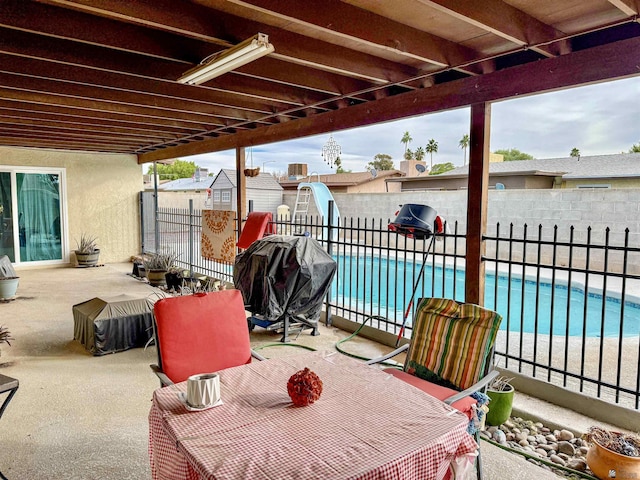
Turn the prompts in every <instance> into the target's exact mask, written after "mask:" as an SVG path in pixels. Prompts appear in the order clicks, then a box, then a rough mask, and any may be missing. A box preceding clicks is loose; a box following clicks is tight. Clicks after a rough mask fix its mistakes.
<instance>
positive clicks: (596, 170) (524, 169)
mask: <svg viewBox="0 0 640 480" xmlns="http://www.w3.org/2000/svg"><path fill="white" fill-rule="evenodd" d="M468 174H469V166H468V165H465V166H463V167H458V168H455V169H453V170H449V171H448V172H445V173H442V174H440V175H429V176H424V177H411V178H410V179H409V178H407V179H403V180H404V181H407V180H426V179H428V180H432V181H437V180H438V179H441V178H452V177H456V178H459V177H467V176H468ZM489 174H490V175H492V176H506V175H544V176H561V177H562V178H563V179H564V180H574V179H597V178H632V177H640V153H618V154H612V155H593V156H589V157H564V158H544V159H534V160H518V161H512V162H491V163H489Z"/></svg>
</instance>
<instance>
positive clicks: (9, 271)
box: [0, 255, 20, 301]
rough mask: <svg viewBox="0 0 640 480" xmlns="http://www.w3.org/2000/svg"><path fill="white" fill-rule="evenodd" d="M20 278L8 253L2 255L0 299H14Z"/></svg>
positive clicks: (0, 261)
mask: <svg viewBox="0 0 640 480" xmlns="http://www.w3.org/2000/svg"><path fill="white" fill-rule="evenodd" d="M19 281H20V278H19V277H18V274H17V273H16V271H15V270H14V268H13V265H11V260H9V257H8V256H6V255H2V256H0V301H8V300H13V299H14V298H15V296H16V291H17V290H18V283H19Z"/></svg>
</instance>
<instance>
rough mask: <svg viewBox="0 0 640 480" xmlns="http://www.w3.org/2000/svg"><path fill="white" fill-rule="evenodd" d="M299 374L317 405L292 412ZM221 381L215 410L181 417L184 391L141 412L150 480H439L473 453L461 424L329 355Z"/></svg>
mask: <svg viewBox="0 0 640 480" xmlns="http://www.w3.org/2000/svg"><path fill="white" fill-rule="evenodd" d="M304 367H308V368H309V369H311V370H312V371H314V372H315V373H316V374H318V376H319V377H320V379H321V380H322V382H323V391H322V396H321V397H320V399H319V400H318V401H317V402H316V403H314V404H313V405H310V406H307V407H294V406H293V405H292V403H291V400H290V399H289V396H288V394H287V380H288V379H289V377H290V376H291V375H293V374H294V373H295V372H296V371H298V370H301V369H303V368H304ZM219 373H220V380H221V392H222V400H223V402H224V403H223V405H220V406H218V407H214V408H212V409H209V410H205V411H202V412H189V411H187V409H186V408H185V407H184V405H183V404H182V403H181V402H180V401H179V399H178V396H177V394H178V392H184V391H186V383H185V382H183V383H180V384H177V385H173V386H170V387H165V388H161V389H158V390H156V391H155V392H154V395H153V404H152V407H151V412H150V413H149V455H150V460H151V471H152V476H153V478H154V480H174V479H176V480H178V479H218V480H220V479H234V480H235V479H250V480H267V479H269V480H276V479H277V480H285V479H305V480H307V479H323V480H325V479H329V478H330V479H361V480H368V479H389V478H402V479H415V480H424V479H446V478H449V476H450V469H449V466H450V464H451V463H452V462H454V460H456V459H460V458H464V457H465V456H466V455H468V454H472V453H473V452H475V451H476V449H477V444H476V443H475V441H474V440H473V438H472V437H471V436H470V435H469V434H468V433H467V432H466V427H467V423H468V419H467V417H466V416H465V415H463V414H461V413H459V412H458V411H456V410H454V409H452V408H451V407H449V406H447V405H445V404H444V403H442V402H441V401H439V400H436V399H435V398H433V397H430V396H429V395H427V394H425V393H423V392H421V391H420V390H418V389H416V388H415V387H412V386H411V385H408V384H406V383H404V382H402V381H400V380H398V379H396V378H394V377H393V376H392V375H389V374H387V373H384V372H382V371H380V370H379V369H378V368H376V367H371V366H367V365H365V364H364V363H362V362H361V361H357V360H354V359H352V358H349V357H346V356H343V355H340V354H337V353H334V352H314V353H305V354H303V355H295V356H291V357H286V358H278V359H271V360H267V361H264V362H253V363H251V364H249V365H243V366H240V367H235V368H229V369H227V370H223V371H221V372H219Z"/></svg>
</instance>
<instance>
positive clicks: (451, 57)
mask: <svg viewBox="0 0 640 480" xmlns="http://www.w3.org/2000/svg"><path fill="white" fill-rule="evenodd" d="M201 3H204V4H206V5H207V6H211V7H212V8H216V9H224V7H225V5H226V4H229V3H232V4H235V5H238V6H241V7H242V8H246V9H251V10H253V11H254V12H258V13H260V15H262V16H263V17H268V16H273V17H276V18H277V19H279V20H280V21H286V22H287V24H297V25H301V26H305V27H310V28H313V29H315V30H318V31H320V32H321V33H322V34H325V35H327V34H328V35H330V36H332V37H334V38H335V43H338V44H340V43H343V42H344V41H355V42H358V43H360V44H363V45H366V46H367V47H369V48H373V49H375V50H380V52H381V54H382V55H384V52H392V53H393V54H396V55H399V56H404V57H406V58H407V59H408V60H410V61H411V62H415V61H416V60H417V61H419V62H423V63H425V64H431V65H435V66H437V67H438V68H441V67H448V66H455V65H464V64H468V63H469V62H472V61H474V60H477V59H478V58H479V57H480V54H479V53H478V52H476V51H475V50H473V49H470V48H467V47H465V46H463V45H460V44H457V43H454V42H451V41H449V40H446V39H444V38H441V37H437V36H435V35H432V34H430V33H427V32H424V31H422V30H418V29H417V28H413V27H410V26H408V25H405V24H403V23H399V22H395V21H393V20H390V19H388V18H385V17H383V16H380V15H377V14H375V13H372V12H369V11H367V10H363V9H361V8H357V7H354V6H351V5H349V4H346V3H344V2H341V1H340V0H324V1H323V2H299V1H297V0H284V1H279V2H273V1H272V0H201ZM463 70H464V71H465V72H466V73H481V72H480V70H479V67H478V66H475V65H474V66H473V67H470V68H465V69H463Z"/></svg>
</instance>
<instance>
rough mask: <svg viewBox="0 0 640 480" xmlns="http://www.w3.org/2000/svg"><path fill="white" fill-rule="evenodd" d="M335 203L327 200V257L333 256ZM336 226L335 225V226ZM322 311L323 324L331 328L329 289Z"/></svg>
mask: <svg viewBox="0 0 640 480" xmlns="http://www.w3.org/2000/svg"><path fill="white" fill-rule="evenodd" d="M334 204H335V202H334V201H333V200H329V201H328V202H327V206H328V211H327V215H328V218H327V253H328V254H329V255H332V254H333V242H332V241H331V238H332V236H333V210H334V208H335V207H334ZM336 226H337V225H336ZM324 309H325V310H324V311H325V312H326V316H325V323H326V324H327V327H330V326H331V288H329V291H327V295H326V300H325V302H324Z"/></svg>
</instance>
